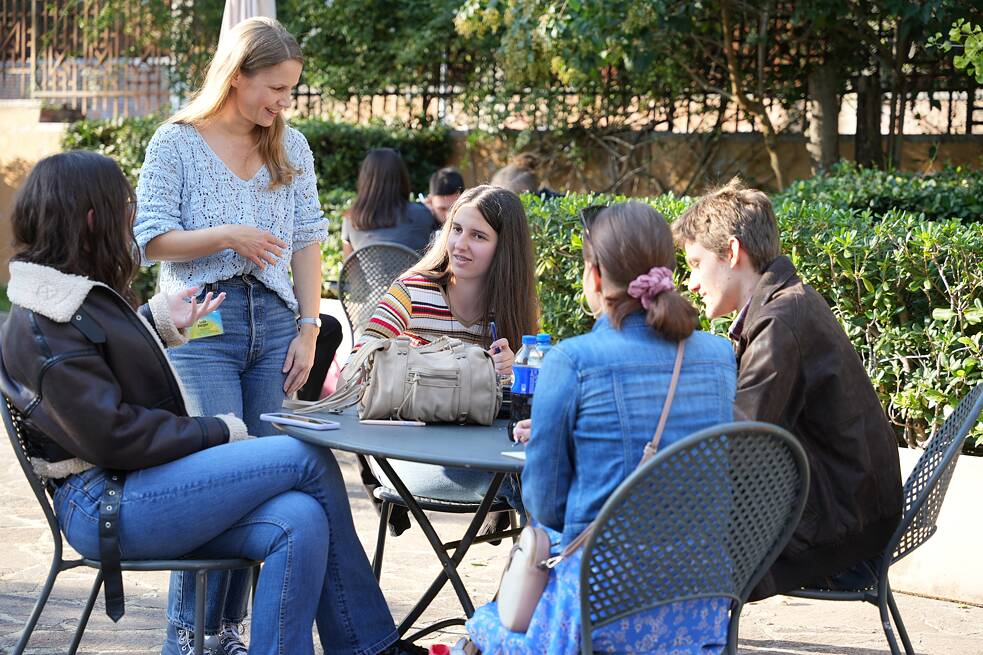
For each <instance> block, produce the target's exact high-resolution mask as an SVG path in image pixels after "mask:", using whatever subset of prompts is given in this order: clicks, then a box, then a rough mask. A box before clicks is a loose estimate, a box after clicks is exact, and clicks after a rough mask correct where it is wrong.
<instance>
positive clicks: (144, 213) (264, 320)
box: [134, 18, 326, 655]
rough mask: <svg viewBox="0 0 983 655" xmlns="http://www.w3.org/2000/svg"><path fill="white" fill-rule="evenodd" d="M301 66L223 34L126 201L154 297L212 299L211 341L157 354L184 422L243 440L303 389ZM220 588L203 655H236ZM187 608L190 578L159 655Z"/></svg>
mask: <svg viewBox="0 0 983 655" xmlns="http://www.w3.org/2000/svg"><path fill="white" fill-rule="evenodd" d="M302 66H303V58H302V56H301V53H300V48H299V47H298V45H297V42H296V41H295V40H294V38H293V37H292V36H291V35H290V34H289V33H288V32H287V31H286V30H285V29H284V28H283V26H281V25H280V24H279V23H278V22H276V21H274V20H270V19H266V18H255V19H251V20H247V21H244V22H242V23H240V24H239V25H237V26H236V27H235V28H234V29H233V30H232V31H231V32H230V34H229V38H227V39H223V41H222V43H221V44H220V45H219V49H218V51H217V52H216V54H215V57H214V59H213V60H212V62H211V65H210V66H209V68H208V73H207V75H206V78H205V82H204V84H203V86H202V87H201V88H200V89H199V90H198V92H197V93H196V94H195V96H194V98H193V99H192V101H191V102H190V103H189V104H188V106H187V107H185V108H184V109H183V110H181V111H179V112H177V113H176V114H175V115H174V116H173V117H171V119H170V120H169V121H168V122H167V123H166V124H165V125H162V126H161V127H160V128H159V129H158V130H157V132H156V134H154V136H153V138H152V139H151V141H150V144H149V145H148V147H147V155H146V159H145V161H144V165H143V169H142V172H141V175H140V182H139V186H138V188H137V197H138V201H139V202H138V211H137V218H136V224H135V229H134V231H135V236H136V240H137V243H138V245H139V247H140V250H141V255H142V257H143V260H144V261H145V262H152V261H158V262H162V265H161V271H160V283H159V284H160V290H161V291H163V292H165V293H174V292H175V291H177V290H179V289H185V288H188V287H192V286H195V287H198V288H200V289H201V290H202V292H203V293H207V292H212V293H214V294H216V295H217V294H219V293H224V294H225V298H226V300H225V304H224V305H223V306H222V307H221V309H220V310H219V316H218V317H214V316H213V319H212V322H211V324H212V328H213V329H212V332H214V334H212V335H211V336H204V337H201V338H198V339H194V340H192V341H191V342H189V343H188V344H186V345H183V346H180V347H178V348H175V349H174V350H173V351H172V352H171V353H170V358H171V361H172V362H173V364H174V367H175V368H176V369H177V372H178V374H179V376H180V378H181V380H182V381H183V383H184V386H185V389H186V391H187V393H188V396H189V407H188V409H189V413H190V414H191V415H201V416H209V415H214V414H222V413H232V414H235V415H236V416H239V417H241V418H242V419H243V420H244V421H245V423H246V427H247V428H248V430H249V433H250V434H262V433H263V432H264V431H265V430H264V429H263V424H262V423H261V422H260V420H259V417H260V414H262V413H264V412H271V411H277V410H279V409H280V407H281V406H282V404H283V399H284V396H285V394H292V393H293V392H294V391H296V390H297V389H298V388H299V387H300V386H301V385H302V384H303V383H304V382H305V381H306V379H307V375H308V372H309V371H310V369H311V365H312V363H313V360H314V345H315V342H316V339H317V334H318V329H319V327H320V321H319V319H318V305H319V301H320V293H319V291H320V282H321V273H320V249H319V247H318V243H319V242H320V241H322V240H323V239H324V238H325V237H326V230H325V225H326V222H325V220H324V216H323V213H322V211H321V208H320V204H319V202H318V195H317V186H316V181H315V175H314V158H313V155H312V153H311V149H310V147H309V146H308V144H307V141H306V139H305V138H304V136H303V135H302V134H300V132H298V131H296V130H294V129H292V128H290V127H288V126H287V124H286V122H285V121H284V118H283V116H282V112H283V110H285V109H287V108H288V107H290V104H291V90H292V89H293V88H294V86H296V84H297V82H298V80H299V79H300V74H301V69H302ZM291 271H292V272H293V282H292V283H291V276H290V273H291ZM215 511H216V512H222V508H221V506H217V507H216V509H215ZM187 529H188V530H198V529H200V526H196V525H188V526H187ZM231 578H232V579H231V583H230V581H229V579H228V576H227V575H226V574H213V575H212V576H211V577H210V579H209V587H208V589H209V591H208V594H209V598H208V602H207V615H206V632H207V633H208V634H209V635H217V636H218V638H217V639H210V642H211V643H213V644H216V649H217V648H218V646H217V642H218V641H221V650H216V651H215V652H216V653H222V652H224V653H229V654H244V653H245V652H246V651H245V647H244V646H242V642H241V640H240V638H239V635H238V627H237V626H238V624H239V623H240V622H241V621H242V620H243V618H245V606H246V598H247V596H248V589H249V585H248V572H247V571H240V572H236V573H234V574H232V576H231ZM193 608H194V579H193V576H190V575H184V574H174V577H172V579H171V592H170V599H169V606H168V619H169V630H168V641H167V643H166V644H165V648H164V653H165V654H167V655H170V654H171V653H177V652H183V651H182V650H180V648H181V644H182V643H186V641H187V636H188V632H189V631H190V629H191V628H192V626H193V625H194V616H193Z"/></svg>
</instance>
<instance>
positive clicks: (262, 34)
mask: <svg viewBox="0 0 983 655" xmlns="http://www.w3.org/2000/svg"><path fill="white" fill-rule="evenodd" d="M289 60H294V61H297V62H300V63H301V64H303V63H304V57H303V55H301V53H300V46H299V45H297V40H296V39H294V37H293V36H291V34H290V32H288V31H287V30H286V28H285V27H283V25H281V24H280V23H278V22H277V21H275V20H273V19H272V18H265V17H258V18H250V19H248V20H244V21H242V22H241V23H239V24H238V25H236V26H235V27H233V28H232V30H230V31H229V33H228V35H226V37H225V38H223V39H221V40H220V41H219V44H218V50H217V51H216V52H215V56H214V57H213V58H212V61H211V63H210V64H209V65H208V72H207V73H206V74H205V82H204V84H202V85H201V88H200V89H198V90H197V91H196V92H195V94H194V96H193V97H192V99H191V102H190V103H188V106H187V107H185V108H184V109H182V110H180V111H178V112H177V113H175V114H174V115H173V116H171V117H170V118H169V119H168V121H167V122H169V123H185V124H188V125H196V126H197V125H201V124H202V123H204V122H206V121H207V120H208V119H209V118H211V117H212V116H214V115H215V114H217V113H218V112H219V111H221V109H222V107H223V106H225V103H226V102H227V101H228V99H229V95H230V94H231V92H232V79H233V78H234V77H235V75H236V73H241V74H242V75H245V76H246V77H249V76H251V75H254V74H255V73H256V72H257V71H258V70H260V69H261V68H269V67H270V66H276V65H277V64H282V63H283V62H285V61H289ZM286 129H287V123H286V121H284V119H283V116H282V115H281V114H278V115H277V117H276V120H274V121H273V124H272V125H270V126H269V127H262V126H260V125H257V126H256V127H255V128H254V131H255V133H256V135H257V144H256V148H257V150H258V151H259V155H260V157H261V158H262V160H263V163H264V164H265V165H266V170H268V171H269V173H270V187H269V188H270V189H275V188H277V187H279V186H285V185H287V184H290V183H291V182H292V181H293V179H294V176H295V175H297V173H298V170H297V169H296V168H295V167H294V166H293V164H291V163H290V158H289V157H287V151H286V148H284V146H283V135H284V132H285V131H286Z"/></svg>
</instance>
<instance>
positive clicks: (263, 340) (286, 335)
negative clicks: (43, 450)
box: [167, 275, 297, 634]
mask: <svg viewBox="0 0 983 655" xmlns="http://www.w3.org/2000/svg"><path fill="white" fill-rule="evenodd" d="M206 291H212V292H214V293H215V294H216V295H217V294H218V293H220V292H223V291H224V292H225V302H224V303H222V306H221V307H220V308H219V312H221V314H222V324H223V329H224V330H225V332H224V333H223V334H221V335H217V336H212V337H205V338H202V339H195V340H193V341H191V342H189V343H187V344H185V345H183V346H179V347H177V348H171V349H169V350H168V357H169V358H170V360H171V362H172V363H173V364H174V368H175V369H176V370H177V372H178V375H179V376H180V378H181V382H182V383H183V384H184V389H185V392H186V395H187V396H188V402H189V407H188V412H189V413H190V414H191V415H193V416H194V415H197V416H215V415H216V414H226V413H232V414H235V415H236V416H238V417H240V418H242V420H243V421H245V422H246V427H247V428H248V429H249V434H252V435H260V434H267V433H269V432H270V428H269V426H268V424H264V423H263V422H261V421H260V420H259V416H260V414H263V413H264V412H278V411H281V408H282V406H283V397H284V394H283V383H284V380H285V379H286V375H285V374H284V373H283V362H284V360H285V359H286V357H287V349H288V347H289V346H290V341H291V340H292V339H293V338H294V337H295V336H296V335H297V324H296V321H295V317H294V314H293V312H292V311H291V310H290V309H289V308H288V307H287V305H286V304H285V303H284V302H283V300H282V299H281V298H280V297H279V296H278V295H276V294H275V293H273V292H272V291H270V290H269V289H267V288H266V286H265V285H264V284H263V283H262V282H259V281H258V280H256V278H254V277H252V276H250V275H245V276H241V277H235V278H231V279H229V280H222V281H219V282H215V283H213V284H209V285H206V288H204V289H202V293H205V292H206ZM216 511H221V506H216ZM189 527H191V526H189ZM249 583H250V577H249V571H234V572H232V573H227V572H218V571H216V572H213V573H210V574H209V575H208V598H207V600H206V603H205V629H206V632H208V633H209V634H215V633H217V632H218V631H219V630H220V629H221V624H222V623H223V622H226V623H239V622H241V621H242V620H243V619H244V618H245V616H246V604H247V601H248V599H249ZM194 607H195V580H194V575H192V574H190V573H180V572H176V573H173V574H171V589H170V594H169V598H168V604H167V618H168V620H169V621H170V622H171V623H174V624H176V625H178V626H180V627H182V628H185V629H191V628H192V627H193V626H194Z"/></svg>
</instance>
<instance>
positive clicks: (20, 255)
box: [10, 150, 139, 306]
mask: <svg viewBox="0 0 983 655" xmlns="http://www.w3.org/2000/svg"><path fill="white" fill-rule="evenodd" d="M135 202H136V201H135V196H134V194H133V188H132V187H131V186H130V183H129V182H128V181H127V180H126V177H125V176H124V175H123V172H122V171H121V170H120V169H119V166H118V165H117V164H116V162H115V161H113V160H112V159H110V158H109V157H105V156H103V155H100V154H97V153H94V152H88V151H85V150H75V151H71V152H62V153H59V154H57V155H51V156H50V157H45V158H44V159H42V160H41V161H39V162H38V163H37V164H35V166H34V169H33V170H32V171H31V174H30V175H28V177H27V181H26V182H24V186H23V187H22V188H21V190H20V192H19V193H18V194H17V200H16V202H15V204H14V211H13V213H12V214H11V217H10V223H11V225H12V227H13V232H14V248H15V250H16V251H17V252H16V254H15V255H14V259H15V260H18V261H23V262H31V263H33V264H40V265H42V266H50V267H51V268H55V269H57V270H59V271H61V272H62V273H70V274H72V275H82V276H85V277H87V278H89V279H91V280H96V281H97V282H102V283H103V284H105V285H107V286H109V287H111V288H112V289H114V290H115V291H116V292H117V293H119V294H120V295H121V296H123V298H125V299H126V301H127V302H129V303H130V305H132V306H135V304H136V297H135V296H134V294H133V291H132V290H131V289H130V284H131V283H132V282H133V278H134V277H135V276H136V273H137V269H138V267H139V259H138V254H137V253H138V250H137V244H136V240H135V239H134V238H133V210H134V207H135ZM90 211H91V212H92V225H91V226H90V225H89V220H88V215H89V212H90Z"/></svg>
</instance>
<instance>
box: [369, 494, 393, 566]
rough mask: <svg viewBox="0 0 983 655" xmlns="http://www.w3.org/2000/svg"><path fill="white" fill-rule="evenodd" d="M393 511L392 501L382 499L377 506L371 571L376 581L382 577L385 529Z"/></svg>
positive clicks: (387, 527)
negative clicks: (377, 515) (377, 518)
mask: <svg viewBox="0 0 983 655" xmlns="http://www.w3.org/2000/svg"><path fill="white" fill-rule="evenodd" d="M392 511H393V506H392V503H389V502H386V501H382V506H380V507H379V533H378V534H377V535H376V538H375V554H374V555H373V556H372V573H374V574H375V579H376V582H378V581H379V580H381V579H382V555H383V552H384V551H385V549H386V531H387V530H388V529H389V515H390V514H391V513H392Z"/></svg>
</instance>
